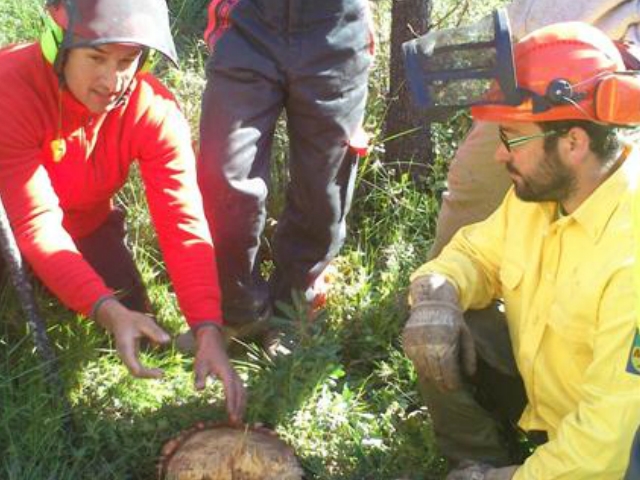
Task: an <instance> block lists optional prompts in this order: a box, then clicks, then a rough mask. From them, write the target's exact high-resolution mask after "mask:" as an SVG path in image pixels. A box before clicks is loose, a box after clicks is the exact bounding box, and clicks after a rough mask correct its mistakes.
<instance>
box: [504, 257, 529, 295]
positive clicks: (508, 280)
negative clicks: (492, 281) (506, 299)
mask: <svg viewBox="0 0 640 480" xmlns="http://www.w3.org/2000/svg"><path fill="white" fill-rule="evenodd" d="M523 276H524V269H523V268H522V267H521V266H520V265H518V264H517V263H514V262H509V261H506V262H504V264H503V265H502V267H501V268H500V283H501V284H502V289H503V295H504V294H505V292H504V290H507V291H510V290H516V289H517V288H518V287H519V286H520V284H521V283H522V277H523Z"/></svg>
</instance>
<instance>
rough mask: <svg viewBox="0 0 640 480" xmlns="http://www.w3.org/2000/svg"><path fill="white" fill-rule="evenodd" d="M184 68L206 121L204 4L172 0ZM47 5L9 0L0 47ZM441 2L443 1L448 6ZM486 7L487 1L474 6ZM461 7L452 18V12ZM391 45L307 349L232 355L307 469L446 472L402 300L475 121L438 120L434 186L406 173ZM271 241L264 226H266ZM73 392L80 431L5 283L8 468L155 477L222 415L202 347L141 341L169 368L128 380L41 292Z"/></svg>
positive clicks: (158, 290) (162, 288)
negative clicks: (186, 349)
mask: <svg viewBox="0 0 640 480" xmlns="http://www.w3.org/2000/svg"><path fill="white" fill-rule="evenodd" d="M169 4H170V8H171V11H172V14H173V28H174V31H175V33H176V38H177V44H178V49H179V55H180V58H181V68H180V69H179V70H169V69H167V68H166V66H164V65H160V66H159V74H160V75H161V76H162V78H163V79H164V80H165V82H166V83H167V84H168V85H169V86H170V87H171V88H172V89H173V90H174V91H175V93H176V95H177V96H178V98H179V100H180V102H181V104H182V105H183V108H184V110H185V112H186V114H187V116H188V117H189V119H190V122H191V124H192V126H193V128H194V131H195V132H197V118H198V111H199V99H200V93H201V91H202V88H203V86H204V74H203V65H204V59H205V58H206V54H205V51H204V45H203V42H202V40H201V38H200V37H201V32H202V30H203V28H204V23H205V19H204V9H205V8H206V4H207V1H205V0H198V1H192V0H190V1H187V0H171V1H170V2H169ZM39 5H40V2H39V1H38V2H37V1H35V0H3V1H2V2H0V44H7V43H9V42H13V41H18V40H20V39H29V38H34V37H37V32H38V30H39V24H40V23H39V19H38V15H39V11H40V7H39ZM445 7H446V5H445V4H443V3H442V2H441V4H439V10H437V11H438V12H439V11H446V10H447V8H445ZM388 12H389V1H388V0H387V1H381V2H378V8H377V10H376V16H377V21H378V23H379V25H380V35H381V38H385V35H386V32H387V31H388V27H389V18H388ZM471 13H474V14H477V12H475V11H474V12H471ZM454 18H455V17H454ZM387 54H388V45H387V44H386V42H384V41H381V42H380V45H379V58H378V63H377V66H376V69H375V70H374V72H373V73H372V77H371V88H370V93H371V94H370V99H369V105H368V110H367V119H366V124H367V128H368V129H369V131H371V132H373V133H374V146H375V148H374V151H373V154H372V155H371V156H370V157H369V158H367V159H366V160H365V161H363V162H362V164H361V165H360V172H359V180H358V187H357V193H356V195H357V201H356V202H355V203H354V208H353V211H352V213H351V216H350V226H349V236H348V241H347V245H346V246H345V248H344V249H343V251H342V252H341V255H340V257H339V258H338V259H337V260H336V265H337V267H338V271H339V275H338V279H337V281H336V284H335V285H336V286H335V292H334V294H333V295H332V297H331V298H330V301H329V306H328V309H327V311H326V313H325V314H324V315H323V319H322V321H319V322H317V323H315V324H314V325H308V324H302V325H301V326H300V327H299V329H298V331H297V334H298V335H299V337H300V342H301V347H300V348H299V349H298V350H296V351H295V352H294V353H293V354H292V355H291V356H288V357H285V358H282V359H278V360H277V361H276V362H272V361H270V360H268V359H267V358H266V357H265V356H264V355H263V354H262V353H261V352H260V351H259V350H257V349H255V348H253V349H249V351H248V352H247V353H246V354H244V355H241V356H239V357H238V358H237V359H236V360H235V361H236V365H237V368H238V370H239V371H240V373H241V375H242V377H243V378H244V380H245V381H246V384H247V387H248V391H249V395H250V400H249V408H248V412H247V419H248V420H249V421H251V422H257V421H259V422H265V423H267V424H269V425H272V426H273V427H274V428H276V429H277V431H278V432H279V433H280V434H281V435H282V436H283V437H284V438H285V439H287V440H288V441H289V442H290V443H291V444H292V445H293V446H294V447H295V449H296V452H297V453H298V455H299V456H300V458H301V460H302V462H303V464H304V466H305V468H306V469H307V470H308V472H309V473H310V476H311V478H318V479H375V480H382V479H395V478H399V477H403V478H410V479H416V480H417V479H431V478H434V479H435V478H441V474H442V472H443V464H442V461H441V460H440V458H439V457H438V455H437V452H436V451H435V449H434V447H433V437H432V431H431V428H430V423H429V415H428V411H427V410H426V408H425V407H423V406H422V403H421V401H420V399H419V397H418V394H417V393H416V387H415V374H414V372H413V369H412V367H411V365H410V362H409V361H408V360H407V359H406V358H405V357H404V356H403V354H402V350H401V347H400V344H399V340H398V337H399V333H400V330H401V327H402V324H403V323H404V321H405V319H406V316H407V311H406V306H405V298H406V288H407V283H408V275H409V274H410V272H411V271H412V270H413V269H414V268H415V267H416V266H418V265H419V264H420V263H422V261H423V259H424V258H425V255H426V251H427V249H428V247H429V245H430V241H431V236H432V233H433V228H434V224H435V216H436V213H437V208H438V201H437V197H438V194H439V192H440V191H441V190H442V189H443V187H444V183H443V182H444V175H445V170H446V163H445V160H446V159H447V158H450V156H451V153H452V151H453V150H454V148H455V145H456V144H457V142H458V141H459V139H460V137H461V135H462V133H463V132H464V130H465V128H466V126H467V125H468V119H467V118H466V117H465V116H460V117H458V118H457V119H455V120H454V121H452V122H450V123H449V124H447V125H443V126H439V127H437V128H436V129H435V140H436V152H437V153H438V159H437V162H436V163H435V165H434V166H433V169H432V174H431V175H430V177H429V179H428V181H427V183H426V185H422V186H416V185H414V184H413V183H411V182H410V180H409V179H408V177H406V176H398V175H396V174H395V172H394V170H396V169H397V167H398V165H400V163H401V162H402V159H398V163H397V164H383V163H381V158H382V156H383V155H382V153H383V152H382V151H381V147H380V145H382V144H383V139H382V137H381V135H382V134H381V128H382V127H381V125H382V124H383V116H384V112H385V110H386V103H385V101H386V99H385V92H386V88H387V87H386V82H387V77H386V68H385V65H384V61H383V59H384V58H385V56H386V55H387ZM275 143H276V147H277V148H276V152H275V155H274V160H275V161H274V178H275V179H276V186H275V188H274V193H275V194H274V195H273V198H272V199H271V204H270V209H271V212H272V215H275V214H276V212H277V211H278V209H279V208H280V206H281V205H282V188H280V187H281V186H282V184H283V183H284V182H286V171H285V169H284V164H285V163H286V153H285V152H286V135H285V133H284V132H283V130H282V129H279V131H278V132H277V138H276V142H275ZM118 200H119V202H120V203H121V204H124V205H126V206H127V208H128V220H129V228H130V232H131V235H130V240H131V244H132V248H133V251H134V254H135V257H136V260H137V262H138V265H139V267H140V269H141V271H142V273H143V276H144V278H145V281H146V283H147V285H148V287H149V291H150V295H151V298H152V300H153V303H154V304H155V306H156V308H157V311H158V318H159V320H160V321H161V322H162V324H163V325H164V326H165V328H167V330H169V331H170V332H171V333H173V334H175V333H177V332H179V331H180V330H181V329H182V328H184V325H183V320H182V318H181V317H180V314H179V311H178V308H177V306H176V302H175V297H174V294H173V292H172V290H171V288H170V285H168V283H167V277H166V274H165V272H164V267H163V262H162V260H161V257H160V254H159V252H158V248H157V244H156V241H155V236H154V234H153V232H152V229H151V224H150V221H149V217H148V215H147V211H146V204H145V201H144V195H143V194H142V190H141V188H140V183H139V180H137V178H136V177H135V175H134V178H133V180H132V181H131V182H129V184H128V185H127V186H126V188H125V189H124V190H123V192H122V193H121V194H120V195H119V197H118ZM265 240H268V239H265ZM38 299H39V304H40V307H41V309H42V311H43V314H44V316H45V318H46V320H47V322H48V331H49V335H50V337H51V340H52V342H53V343H54V346H55V350H56V352H57V354H58V357H59V360H60V363H61V366H62V373H63V377H64V382H65V386H66V391H67V392H68V395H69V399H70V401H71V404H72V410H73V423H74V430H73V431H72V432H71V433H67V432H65V431H64V430H63V425H64V412H63V411H62V410H61V407H60V405H59V402H58V399H56V398H52V396H51V394H50V393H49V390H48V388H47V384H46V382H44V380H43V378H42V374H41V371H40V366H39V361H38V358H37V355H36V354H35V353H34V351H33V345H32V342H31V338H30V336H29V334H28V332H27V331H26V327H25V325H24V321H23V316H22V313H21V311H20V309H19V307H18V304H17V301H16V298H15V296H14V294H13V291H12V289H11V287H9V286H5V287H4V289H2V290H0V316H1V318H2V321H1V322H0V478H3V479H8V480H29V479H33V480H42V479H56V480H61V479H85V478H91V479H95V480H98V479H151V478H154V477H155V471H156V470H155V468H156V461H157V459H158V457H159V453H160V449H161V447H162V445H163V443H164V442H165V441H167V440H168V439H169V438H171V437H172V436H175V435H176V434H177V433H178V432H179V431H180V430H181V429H184V428H187V427H189V426H191V425H192V424H193V423H194V422H196V421H199V420H223V419H224V405H223V397H222V392H221V387H220V385H219V384H218V383H216V382H212V384H211V385H210V386H209V387H208V388H207V390H206V391H205V392H204V393H197V392H195V391H194V389H193V387H192V374H191V369H192V359H191V358H189V357H186V356H183V355H182V354H180V353H178V352H176V351H175V350H173V349H172V348H168V349H165V350H163V351H148V352H145V353H144V359H145V361H146V362H148V363H150V364H153V365H156V366H160V367H162V368H164V369H165V372H166V376H165V378H164V379H162V380H154V381H142V380H134V379H132V378H131V377H129V376H128V375H127V372H126V370H125V369H124V367H123V366H122V365H121V363H120V362H119V361H118V359H117V356H116V355H115V352H114V350H113V345H112V343H111V342H110V339H109V338H108V337H107V336H106V335H105V334H104V332H102V331H100V330H99V329H98V328H97V327H96V326H94V325H93V324H92V323H91V322H90V321H88V320H86V319H82V318H79V317H77V316H76V315H74V314H72V313H70V312H69V311H67V310H65V309H63V308H62V307H60V305H59V304H58V303H57V302H56V301H55V300H54V299H52V298H51V297H50V296H48V295H47V294H46V293H44V292H38Z"/></svg>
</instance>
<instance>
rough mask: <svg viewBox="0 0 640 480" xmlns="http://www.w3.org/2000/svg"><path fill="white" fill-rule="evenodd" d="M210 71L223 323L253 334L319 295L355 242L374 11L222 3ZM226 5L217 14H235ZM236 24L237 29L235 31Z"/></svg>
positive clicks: (202, 169)
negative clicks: (279, 156)
mask: <svg viewBox="0 0 640 480" xmlns="http://www.w3.org/2000/svg"><path fill="white" fill-rule="evenodd" d="M219 3H220V4H224V3H227V4H230V5H231V4H235V5H234V6H233V9H232V11H231V14H230V17H229V19H228V20H229V22H228V23H227V22H226V20H225V19H224V18H222V17H221V18H219V19H218V20H219V21H218V25H219V30H217V31H215V32H214V34H213V35H212V38H213V39H215V44H214V45H212V49H213V50H212V54H211V56H210V58H209V60H208V63H207V79H208V81H207V86H206V89H205V92H204V96H203V100H202V116H201V120H200V142H201V154H200V158H199V162H198V177H199V183H200V187H201V190H202V194H203V198H204V203H205V210H206V213H207V218H208V220H209V223H210V226H211V229H212V236H213V238H214V242H215V246H216V252H217V263H218V271H219V277H220V284H221V289H222V299H223V303H222V306H223V315H224V318H225V321H226V322H227V323H228V324H231V325H235V326H238V325H242V324H246V323H251V322H253V321H255V320H256V319H257V318H259V317H260V316H261V315H260V314H261V312H264V311H265V309H268V306H269V304H270V303H271V302H272V301H274V300H284V301H287V300H288V299H289V298H290V294H291V290H292V289H297V290H301V291H304V292H306V293H308V294H310V291H309V287H310V286H311V285H312V284H313V282H314V280H315V279H316V278H317V277H318V275H320V273H321V272H322V270H323V269H324V268H325V267H326V265H327V264H328V263H329V262H330V261H331V259H332V258H333V257H334V256H335V255H336V254H337V252H338V250H339V249H340V247H341V245H342V243H343V241H344V238H345V234H346V223H345V220H346V215H347V212H348V211H349V207H350V204H351V198H352V194H353V188H354V181H355V173H356V166H357V165H356V162H357V158H356V154H355V153H354V152H353V151H351V150H350V149H349V147H348V142H349V140H350V138H351V136H352V135H353V134H354V133H355V132H356V130H357V128H358V127H359V125H360V123H361V121H362V118H363V114H364V106H365V100H366V91H367V74H368V68H369V64H370V61H371V58H370V55H369V53H368V41H369V40H368V35H367V31H368V30H367V22H366V18H365V8H366V0H322V1H309V0H239V1H237V2H233V1H229V0H222V2H219ZM224 7H225V6H224V5H219V6H218V8H217V9H216V11H218V12H220V15H221V16H222V15H223V14H225V15H226V12H228V9H227V8H224ZM227 25H228V28H225V26H227ZM283 110H284V111H285V112H286V118H287V129H288V136H289V159H288V165H289V183H288V186H287V190H286V201H285V205H284V209H283V212H282V214H281V215H280V218H279V220H278V224H277V228H276V231H275V234H274V239H273V252H274V263H275V271H274V272H273V274H272V276H271V278H270V281H269V285H268V284H267V282H266V280H265V279H264V278H263V276H262V275H261V271H260V259H259V258H258V251H259V247H260V235H261V234H262V231H263V228H264V225H265V220H266V201H267V194H268V191H269V186H270V157H271V148H272V143H273V136H274V131H275V128H276V122H277V120H278V118H279V116H280V115H281V113H282V111H283Z"/></svg>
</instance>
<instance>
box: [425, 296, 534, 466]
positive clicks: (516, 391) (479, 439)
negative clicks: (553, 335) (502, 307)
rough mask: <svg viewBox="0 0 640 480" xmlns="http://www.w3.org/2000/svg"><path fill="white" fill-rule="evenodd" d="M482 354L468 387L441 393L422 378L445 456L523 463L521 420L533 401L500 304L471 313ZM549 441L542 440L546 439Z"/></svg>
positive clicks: (497, 463)
mask: <svg viewBox="0 0 640 480" xmlns="http://www.w3.org/2000/svg"><path fill="white" fill-rule="evenodd" d="M465 319H466V321H467V325H468V326H469V328H470V330H471V333H472V335H473V338H474V341H475V346H476V351H477V354H478V370H477V373H476V375H474V377H473V378H467V379H466V380H465V385H464V387H463V388H462V389H460V390H456V391H452V392H440V391H439V390H438V389H437V388H436V387H435V386H434V385H433V384H431V383H430V382H428V381H426V380H425V379H419V380H420V391H421V393H422V396H423V397H424V399H425V401H426V403H427V406H428V407H429V412H430V413H431V418H432V422H433V428H434V431H435V436H436V442H437V444H438V446H439V448H440V451H441V452H442V454H443V455H444V456H445V457H447V458H448V459H450V460H452V461H454V462H456V461H459V460H462V459H470V460H476V461H481V462H485V463H489V464H491V465H494V466H505V465H511V464H514V463H519V462H521V461H522V457H521V454H520V452H519V451H518V450H519V449H518V447H519V445H518V441H517V438H516V437H517V430H516V422H517V421H518V419H519V418H520V415H521V414H522V411H523V410H524V407H525V405H526V402H527V397H526V393H525V389H524V385H523V383H522V380H521V378H520V375H519V373H518V369H517V367H516V363H515V359H514V357H513V352H512V348H511V340H510V338H509V332H508V330H507V323H506V319H505V318H504V315H503V314H502V313H501V312H500V311H499V310H498V308H497V306H493V307H491V308H487V309H484V310H474V311H468V312H466V313H465ZM543 441H544V440H542V441H541V443H542V442H543Z"/></svg>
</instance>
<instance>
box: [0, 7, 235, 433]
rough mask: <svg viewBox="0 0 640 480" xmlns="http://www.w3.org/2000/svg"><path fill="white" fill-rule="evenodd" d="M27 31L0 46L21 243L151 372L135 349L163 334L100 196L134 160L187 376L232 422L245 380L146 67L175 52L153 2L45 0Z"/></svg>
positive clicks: (193, 197) (172, 130)
mask: <svg viewBox="0 0 640 480" xmlns="http://www.w3.org/2000/svg"><path fill="white" fill-rule="evenodd" d="M48 10H49V13H50V14H51V17H52V18H53V20H54V22H55V23H53V22H52V25H51V26H50V28H49V29H48V30H47V31H46V32H45V33H44V35H43V39H42V41H41V42H40V43H39V44H38V43H30V44H21V45H14V46H9V47H7V48H4V49H3V50H0V111H2V112H3V121H2V122H0V196H1V197H2V200H3V202H4V204H5V207H6V210H7V213H8V215H9V220H10V222H11V226H12V229H13V231H14V234H15V236H16V240H17V242H18V245H19V247H20V250H21V252H22V254H23V256H24V257H25V259H26V260H27V261H28V262H29V264H30V265H31V267H32V268H33V271H34V272H35V274H36V275H37V276H38V278H40V280H41V281H42V282H43V283H44V284H45V285H46V286H47V287H48V288H49V289H50V290H51V291H52V292H53V293H54V294H55V295H56V296H57V297H58V298H59V299H60V300H61V301H62V302H63V303H64V304H65V305H66V306H68V307H69V308H71V309H73V310H75V311H77V312H80V313H82V314H84V315H87V316H90V317H92V318H93V319H94V320H95V321H96V322H98V323H99V324H100V325H102V326H103V327H104V328H106V329H107V330H108V331H109V332H110V333H111V334H112V335H113V337H114V340H115V344H116V349H117V351H118V354H119V355H120V358H121V359H122V361H123V362H124V363H125V365H126V366H127V368H128V369H129V371H130V372H131V374H132V375H134V376H136V377H142V378H157V377H159V376H161V375H162V372H161V371H160V370H158V369H151V368H147V367H145V366H143V365H142V364H141V363H140V361H139V359H138V355H137V347H138V343H139V340H140V339H141V338H143V337H147V338H149V339H150V340H151V341H153V342H158V343H164V342H167V341H168V340H169V336H168V335H167V334H166V333H165V332H164V331H163V330H162V329H161V328H160V327H159V326H158V325H157V324H156V323H155V322H154V321H153V319H152V318H151V317H150V316H149V315H147V314H146V313H147V312H148V302H147V299H146V294H145V290H144V287H143V285H142V283H141V281H140V277H139V274H138V272H137V270H136V267H135V265H134V264H133V260H132V257H131V253H130V252H129V250H128V249H127V247H126V245H125V241H124V214H123V213H122V212H121V211H120V210H118V209H116V208H114V204H113V196H114V194H115V193H116V192H117V191H118V190H119V189H120V187H122V185H123V184H124V183H125V181H126V179H127V175H128V171H129V168H130V165H131V163H132V161H133V160H134V159H135V160H137V162H138V165H139V169H140V173H141V176H142V180H143V182H144V186H145V191H146V196H147V201H148V204H149V210H150V213H151V217H152V220H153V223H154V226H155V228H156V231H157V234H158V238H159V243H160V247H161V249H162V252H163V255H164V260H165V262H166V264H167V268H168V271H169V274H170V276H171V279H172V281H173V285H174V287H175V291H176V295H177V298H178V302H179V304H180V307H181V309H182V311H183V313H184V316H185V318H186V320H187V322H188V323H189V325H190V326H191V328H192V330H193V331H194V334H195V337H196V340H197V345H196V347H197V351H196V358H195V367H194V368H195V379H196V387H197V388H203V387H204V384H205V382H206V379H207V377H208V376H210V375H213V376H217V377H218V378H219V379H220V380H221V381H222V382H223V384H224V389H225V394H226V400H227V410H228V413H229V416H230V419H231V421H233V422H236V421H239V420H240V419H241V418H242V414H243V410H244V404H245V391H244V387H243V385H242V382H241V380H240V378H239V377H238V375H237V373H236V372H235V370H234V369H233V367H232V366H231V364H230V362H229V359H228V357H227V354H226V352H225V349H224V343H223V341H222V337H221V333H220V329H219V327H220V325H221V322H222V316H221V312H220V292H219V285H218V280H217V270H216V263H215V255H214V249H213V245H212V242H211V238H210V234H209V231H208V226H207V223H206V220H205V217H204V213H203V208H202V199H201V197H200V194H199V193H198V188H197V186H196V175H195V160H194V155H193V152H192V149H191V141H190V131H189V126H188V123H187V121H186V119H185V118H184V116H183V114H182V113H181V111H180V109H179V107H178V105H177V104H176V101H175V99H174V98H173V96H172V95H171V94H170V93H169V92H168V91H167V90H166V88H165V87H164V86H162V85H161V84H160V83H159V82H158V81H157V80H156V79H155V78H154V77H153V76H152V75H150V74H148V73H146V72H145V70H146V68H147V64H148V56H149V54H150V52H152V51H159V52H160V53H162V54H163V55H165V56H166V57H167V58H169V59H170V60H171V61H173V62H174V63H175V62H176V53H175V47H174V44H173V40H172V38H171V33H170V29H169V18H168V11H167V6H166V3H165V1H164V0H136V1H135V2H130V1H129V0H58V1H50V2H48Z"/></svg>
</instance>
